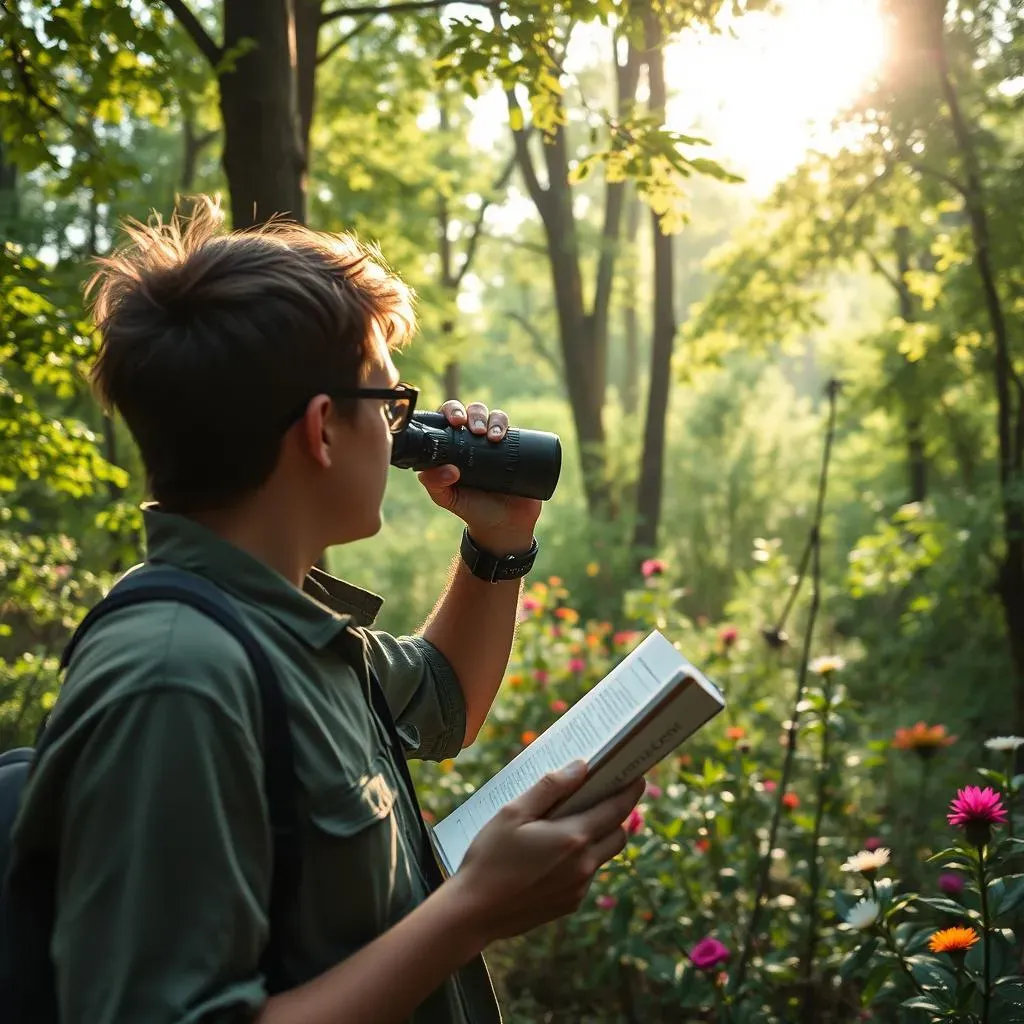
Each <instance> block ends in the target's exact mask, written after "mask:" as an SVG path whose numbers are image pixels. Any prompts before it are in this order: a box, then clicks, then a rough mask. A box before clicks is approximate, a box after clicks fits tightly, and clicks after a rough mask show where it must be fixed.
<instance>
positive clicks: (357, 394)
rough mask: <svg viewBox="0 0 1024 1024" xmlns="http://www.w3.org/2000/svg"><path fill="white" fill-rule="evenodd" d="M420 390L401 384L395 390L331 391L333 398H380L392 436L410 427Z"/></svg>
mask: <svg viewBox="0 0 1024 1024" xmlns="http://www.w3.org/2000/svg"><path fill="white" fill-rule="evenodd" d="M419 393H420V389H419V388H414V387H413V386H412V385H411V384H405V383H402V382H399V383H398V384H396V385H395V386H394V387H393V388H346V389H344V390H343V391H331V392H329V394H330V395H331V397H332V398H379V399H383V401H384V418H385V419H386V420H387V422H388V429H389V430H390V431H391V433H392V434H400V433H401V432H402V431H403V430H405V428H406V427H407V426H408V425H409V420H411V419H412V414H413V413H414V412H415V411H416V399H417V398H418V397H419Z"/></svg>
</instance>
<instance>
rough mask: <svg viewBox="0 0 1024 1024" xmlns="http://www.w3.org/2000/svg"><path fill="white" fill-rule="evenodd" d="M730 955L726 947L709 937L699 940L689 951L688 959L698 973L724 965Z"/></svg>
mask: <svg viewBox="0 0 1024 1024" xmlns="http://www.w3.org/2000/svg"><path fill="white" fill-rule="evenodd" d="M731 955H732V954H731V953H730V952H729V949H728V947H727V946H725V945H724V944H723V943H721V942H719V941H718V939H713V938H711V936H708V937H707V938H706V939H701V940H700V942H698V943H697V945H696V946H694V947H693V949H691V950H690V959H691V960H692V961H693V966H694V967H696V968H697V970H698V971H713V970H715V968H717V967H718V966H719V964H724V963H725V962H726V960H728V959H729V957H730V956H731Z"/></svg>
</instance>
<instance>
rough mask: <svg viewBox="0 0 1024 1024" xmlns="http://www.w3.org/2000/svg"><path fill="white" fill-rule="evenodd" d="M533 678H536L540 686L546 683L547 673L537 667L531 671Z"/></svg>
mask: <svg viewBox="0 0 1024 1024" xmlns="http://www.w3.org/2000/svg"><path fill="white" fill-rule="evenodd" d="M533 678H534V679H536V680H537V682H538V683H540V685H541V686H546V685H547V681H548V674H547V672H545V671H544V669H542V668H539V669H537V670H536V671H535V672H534V673H533Z"/></svg>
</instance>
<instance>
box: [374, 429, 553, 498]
mask: <svg viewBox="0 0 1024 1024" xmlns="http://www.w3.org/2000/svg"><path fill="white" fill-rule="evenodd" d="M391 465H392V466H395V467H396V468H398V469H415V470H424V469H430V468H431V467H432V466H447V465H452V466H458V467H459V472H460V477H459V483H460V484H461V485H462V486H464V487H473V488H475V489H477V490H480V491H493V492H495V493H497V494H515V495H518V496H519V497H523V498H538V499H539V500H541V501H547V500H548V498H550V497H551V495H552V494H554V493H555V486H556V485H557V483H558V475H559V473H560V472H561V470H562V445H561V442H560V441H559V439H558V435H557V434H549V433H547V432H546V431H543V430H521V429H519V428H518V427H509V429H508V433H506V434H505V436H504V437H503V438H502V439H501V440H500V441H489V440H488V439H487V436H486V435H485V434H474V433H473V432H472V431H471V430H470V429H469V428H468V427H453V426H452V425H451V424H450V423H449V422H448V420H447V418H446V417H445V415H444V413H440V412H417V413H413V416H412V419H411V420H410V421H409V425H408V426H407V427H406V428H405V430H403V431H402V432H401V433H400V434H396V435H395V438H394V442H393V447H392V450H391Z"/></svg>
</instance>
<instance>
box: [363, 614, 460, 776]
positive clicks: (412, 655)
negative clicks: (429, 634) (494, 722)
mask: <svg viewBox="0 0 1024 1024" xmlns="http://www.w3.org/2000/svg"><path fill="white" fill-rule="evenodd" d="M365 635H366V638H367V645H368V653H369V657H370V662H371V665H372V667H373V670H374V672H375V673H376V675H377V678H378V679H379V680H380V684H381V688H382V689H383V690H384V695H385V697H387V701H388V706H389V707H390V709H391V713H392V714H393V715H394V716H395V721H396V723H397V725H398V729H399V733H400V734H401V735H402V738H403V740H404V741H405V744H406V752H407V753H408V755H409V756H410V757H415V758H419V759H420V760H423V761H443V760H444V759H445V758H448V757H455V755H456V754H458V752H459V751H460V750H461V749H462V744H463V742H464V741H465V738H466V700H465V697H464V696H463V693H462V687H461V686H460V685H459V680H458V678H457V677H456V675H455V671H454V669H453V668H452V666H451V665H450V664H449V662H448V659H447V658H446V657H445V656H444V655H443V654H442V653H441V652H440V651H439V650H438V649H437V648H436V647H435V646H434V645H433V644H432V643H431V642H430V641H429V640H426V639H424V638H423V637H421V636H415V637H409V636H403V637H394V636H391V635H390V634H388V633H383V632H380V631H378V630H366V631H365Z"/></svg>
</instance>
